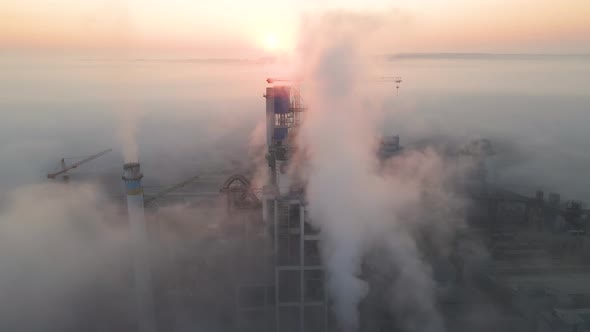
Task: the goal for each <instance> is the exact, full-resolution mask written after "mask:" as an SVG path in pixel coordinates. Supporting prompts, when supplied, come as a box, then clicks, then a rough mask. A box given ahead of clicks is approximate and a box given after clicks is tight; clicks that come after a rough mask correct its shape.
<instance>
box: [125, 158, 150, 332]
mask: <svg viewBox="0 0 590 332" xmlns="http://www.w3.org/2000/svg"><path fill="white" fill-rule="evenodd" d="M142 177H143V174H141V171H140V169H139V163H128V164H125V165H124V166H123V182H124V183H125V189H126V191H127V210H128V214H129V234H130V238H131V247H132V259H133V274H134V281H135V300H136V307H137V322H138V331H139V332H156V321H155V310H154V296H153V293H152V276H151V269H150V263H149V246H148V234H147V228H146V222H145V214H144V210H143V188H142V187H141V178H142Z"/></svg>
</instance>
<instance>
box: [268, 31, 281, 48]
mask: <svg viewBox="0 0 590 332" xmlns="http://www.w3.org/2000/svg"><path fill="white" fill-rule="evenodd" d="M280 47H281V41H280V39H279V36H277V35H276V34H274V33H269V34H267V35H266V36H265V37H264V48H265V49H266V50H267V51H276V50H278V49H279V48H280Z"/></svg>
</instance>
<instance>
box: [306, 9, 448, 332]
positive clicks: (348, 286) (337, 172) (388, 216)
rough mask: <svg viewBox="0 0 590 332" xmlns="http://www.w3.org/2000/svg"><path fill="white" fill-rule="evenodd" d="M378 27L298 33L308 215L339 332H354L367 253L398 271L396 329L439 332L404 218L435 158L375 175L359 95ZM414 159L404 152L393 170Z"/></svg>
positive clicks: (317, 23)
mask: <svg viewBox="0 0 590 332" xmlns="http://www.w3.org/2000/svg"><path fill="white" fill-rule="evenodd" d="M379 19H381V18H380V17H372V16H363V15H347V14H342V13H339V14H335V15H326V16H323V17H319V18H318V20H314V19H310V20H308V21H307V22H306V25H305V26H304V29H303V34H302V38H303V41H302V49H301V51H302V56H301V65H302V70H303V71H304V72H305V74H306V89H308V90H307V93H306V103H307V105H308V107H309V111H308V113H307V115H306V118H305V121H304V124H303V127H302V128H301V132H300V135H299V141H300V142H299V144H300V145H301V146H303V147H304V148H305V149H304V150H306V151H307V156H308V162H309V165H308V170H307V172H308V173H307V175H308V178H307V181H308V182H307V183H308V187H307V200H308V202H309V211H310V215H311V220H312V222H314V223H316V224H317V225H318V226H319V227H320V228H321V234H322V255H323V261H324V264H325V265H326V268H327V282H328V285H327V286H328V292H329V295H330V297H331V298H332V300H333V301H334V311H335V314H336V317H337V319H338V321H339V323H340V325H341V328H342V329H343V330H344V331H347V332H348V331H355V330H357V329H358V328H359V314H358V308H359V304H360V302H361V300H362V299H363V298H364V297H365V295H366V294H367V291H368V287H369V285H368V284H367V283H366V282H365V281H364V280H362V279H361V278H360V275H361V268H362V265H363V261H364V259H365V257H366V255H367V254H368V253H369V252H370V251H371V250H374V249H375V248H379V250H383V249H385V255H387V261H388V263H389V264H391V265H393V266H395V267H396V269H397V270H398V273H397V275H396V276H395V278H394V279H393V280H392V281H391V283H392V284H391V301H390V302H391V305H392V310H394V311H396V312H394V314H396V317H397V318H398V319H399V324H400V325H401V326H403V328H405V329H406V330H408V331H440V330H442V329H443V327H442V322H441V319H440V315H439V314H438V312H437V310H436V308H435V305H434V303H435V299H434V283H433V281H432V278H431V275H430V269H429V268H428V266H427V265H425V264H424V263H423V262H422V260H421V258H420V253H419V249H418V247H417V245H416V241H415V239H414V238H413V236H412V235H411V231H412V229H413V226H415V225H413V224H411V223H410V222H407V221H405V220H403V218H405V216H407V215H412V211H407V207H408V206H416V205H418V203H417V202H418V201H419V200H420V198H421V193H422V191H423V182H424V181H425V179H428V180H432V175H433V174H435V175H436V176H438V174H437V173H441V172H440V171H436V169H435V168H434V167H436V166H439V165H438V164H437V162H436V160H437V157H436V155H434V154H428V153H427V154H419V156H418V157H420V158H422V159H423V160H422V161H421V162H422V165H423V166H422V167H418V168H417V170H414V173H411V172H405V174H401V173H399V172H396V170H395V169H392V170H381V169H380V166H379V162H378V160H377V156H376V153H375V151H376V145H377V136H378V129H377V125H378V123H379V112H378V111H377V109H376V108H375V107H373V106H372V104H371V103H370V102H369V101H368V99H367V98H364V97H363V96H362V91H361V85H362V84H363V83H364V82H366V78H367V77H369V76H370V73H369V68H368V66H367V65H366V64H365V63H364V62H365V61H366V59H367V58H366V57H365V55H366V54H363V53H362V52H363V49H364V46H365V44H364V43H363V41H364V40H365V39H366V38H368V37H367V36H370V34H371V32H372V31H374V30H375V29H376V28H377V25H376V24H377V23H376V22H378V21H379ZM416 157H417V156H416V155H411V154H410V155H409V156H408V157H407V158H409V159H408V160H407V161H405V162H403V163H402V164H403V165H408V164H412V160H413V159H414V158H416ZM403 165H402V166H403ZM424 165H425V166H424ZM431 166H432V167H431ZM433 184H436V181H435V182H433V181H430V183H429V185H433ZM416 227H417V226H416ZM404 305H405V306H404ZM400 308H404V310H405V312H400V311H399V309H400Z"/></svg>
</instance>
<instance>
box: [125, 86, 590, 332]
mask: <svg viewBox="0 0 590 332" xmlns="http://www.w3.org/2000/svg"><path fill="white" fill-rule="evenodd" d="M265 98H266V161H267V165H266V167H268V172H267V174H269V176H268V178H267V179H266V182H265V183H264V185H263V187H262V188H253V185H252V183H251V182H250V178H251V177H249V176H244V175H241V174H234V175H231V176H230V177H228V178H227V179H226V180H225V181H224V182H223V181H219V183H220V184H218V183H217V182H216V184H215V185H216V186H217V189H219V191H220V193H221V194H223V195H219V193H215V196H213V195H207V197H204V196H201V195H198V194H196V193H195V194H190V193H189V192H177V193H175V194H171V195H170V196H168V198H167V199H165V201H166V203H164V202H162V204H161V205H160V206H159V207H158V208H154V209H153V210H149V211H148V212H147V213H146V214H147V215H148V218H147V220H146V216H144V212H143V205H144V199H143V189H142V187H141V179H142V177H143V176H142V174H141V172H140V168H139V164H126V165H125V173H124V176H123V180H124V184H125V186H126V191H127V204H128V215H129V222H130V230H131V239H132V241H133V244H134V248H135V250H134V251H133V255H132V258H133V259H132V262H133V264H132V269H133V283H134V292H135V295H136V308H137V313H138V314H137V319H138V324H137V325H138V329H137V330H138V331H140V332H144V331H188V330H191V329H194V328H195V327H199V328H203V329H211V330H223V331H239V332H266V331H268V332H329V331H338V328H337V326H336V324H335V322H334V320H333V318H332V314H331V309H330V304H329V303H330V301H329V299H328V295H327V292H326V287H325V278H326V272H325V269H324V266H323V265H322V260H321V255H320V230H319V229H317V228H316V227H315V226H314V223H313V222H312V220H311V219H310V217H309V215H308V209H307V202H306V199H305V183H303V182H302V181H300V180H298V176H297V165H296V164H295V160H294V155H295V152H296V151H297V149H298V148H300V147H298V146H297V144H296V142H297V140H296V139H295V138H296V135H297V130H298V128H299V126H300V124H301V122H302V121H303V119H304V116H305V107H304V106H303V103H302V100H301V96H300V93H299V89H298V88H297V87H296V86H284V85H272V86H269V87H267V89H266V94H265ZM480 145H482V144H480ZM488 145H489V144H488ZM488 145H485V144H483V145H482V146H484V147H487V146H488ZM401 150H402V148H401V146H400V144H399V137H398V136H388V137H384V138H383V139H382V140H381V142H380V144H379V146H378V150H377V151H376V153H377V154H378V156H379V157H380V158H381V159H382V160H386V159H388V158H390V157H393V156H394V155H395V154H397V153H399V152H400V151H401ZM483 150H485V151H488V150H489V149H483ZM468 152H469V154H468V153H467V152H466V153H464V154H462V157H464V158H469V159H473V158H474V157H473V155H475V153H471V150H469V151H468ZM488 154H489V153H488ZM488 154H481V153H479V154H476V157H477V158H479V159H484V157H482V155H488ZM465 156H467V157H465ZM480 164H481V163H477V165H480ZM469 184H470V185H469V186H465V188H464V191H465V192H464V193H463V194H464V195H465V197H468V199H469V201H470V202H469V207H468V209H467V211H466V212H467V213H466V219H467V222H466V225H465V233H466V234H467V235H468V236H469V237H477V240H470V241H474V242H475V241H480V242H481V245H482V246H483V245H486V246H487V247H486V249H485V250H488V251H489V253H490V256H489V259H488V260H487V261H486V262H485V264H480V265H478V266H475V265H473V264H472V263H469V262H468V257H466V256H462V255H464V253H461V252H460V250H456V251H457V252H453V253H452V254H451V255H449V257H450V260H449V257H447V256H444V257H443V255H439V256H436V255H433V256H436V257H428V255H425V257H424V258H425V259H430V260H431V261H432V262H433V264H432V265H433V275H434V276H435V277H437V275H439V274H440V275H442V277H441V278H437V283H438V286H440V285H443V286H448V287H447V288H448V289H447V290H445V292H446V293H445V294H444V296H442V295H441V296H440V298H437V300H438V303H437V306H439V307H440V309H441V310H440V311H441V312H443V314H444V315H445V322H446V323H447V324H449V326H457V329H451V328H449V330H450V331H451V330H466V329H465V326H470V327H471V330H483V328H487V327H486V324H488V323H489V322H479V321H477V320H475V321H473V320H471V321H468V319H467V318H465V319H464V317H462V315H463V313H464V312H468V311H469V310H470V308H472V307H473V308H475V307H478V306H482V305H489V307H490V308H494V310H496V309H495V308H497V306H498V303H500V304H499V306H500V307H501V308H502V310H506V311H507V312H509V314H506V315H504V313H502V314H501V315H504V316H502V317H500V316H501V315H500V314H498V315H500V316H498V317H499V318H495V319H496V320H497V321H498V322H500V321H501V322H502V323H506V322H508V323H506V324H509V325H510V326H518V328H519V329H517V330H518V331H572V332H573V331H576V332H579V331H586V330H588V326H590V324H588V323H587V321H588V319H587V317H589V316H588V315H590V313H589V312H590V309H589V308H590V304H589V303H590V302H589V301H588V299H587V298H588V296H587V294H589V293H590V289H588V287H586V285H585V282H584V281H585V280H586V279H587V278H589V276H590V274H589V268H588V267H587V266H586V265H585V264H584V260H587V258H588V257H590V254H588V252H589V251H588V250H587V245H585V242H587V241H586V240H585V238H586V235H585V234H586V233H585V230H584V229H583V228H582V227H579V225H580V224H584V223H583V222H581V221H580V220H582V218H583V217H584V218H586V219H585V220H587V216H588V211H587V210H583V209H581V207H580V206H577V205H575V204H572V203H570V202H561V197H560V196H559V195H558V194H554V193H552V194H549V195H548V197H547V199H545V197H544V194H543V192H541V191H539V192H537V193H536V194H535V195H534V196H533V197H527V196H524V195H519V194H516V193H514V192H511V191H508V190H504V189H502V188H497V187H494V186H493V185H491V184H489V183H487V182H486V181H470V182H469ZM201 186H203V184H201ZM148 196H149V195H148ZM155 196H158V195H157V194H156V195H155ZM178 201H182V204H184V206H185V207H188V208H191V207H196V209H195V211H197V210H198V209H200V208H201V207H203V206H212V205H216V204H217V203H220V202H221V203H223V204H222V205H223V209H224V215H223V217H220V216H219V214H215V218H209V217H210V215H198V216H195V215H191V214H187V213H184V214H178V215H176V214H174V209H171V210H166V208H165V207H166V205H167V203H169V205H171V206H174V204H177V203H178ZM201 201H202V202H204V203H203V204H204V205H199V204H200V203H199V202H201ZM145 202H150V198H149V197H146V200H145ZM148 205H150V204H149V203H148ZM562 224H563V225H562ZM468 236H466V237H468ZM458 241H461V240H458ZM150 244H151V246H156V247H157V250H155V251H157V252H158V254H159V256H158V258H157V260H159V262H155V263H154V262H152V263H154V264H152V266H150V261H149V254H148V252H149V251H150V250H152V251H154V249H153V248H152V249H150V248H148V247H150ZM458 247H460V244H459V245H458ZM453 250H455V249H453ZM582 256H583V259H578V258H579V257H582ZM152 258H153V257H152ZM370 258H371V257H370ZM372 258H373V259H376V262H377V263H375V262H373V263H375V264H377V265H379V266H383V265H384V264H389V262H387V261H381V260H379V259H378V257H372ZM465 261H467V263H464V262H465ZM558 262H561V264H557V263H558ZM434 263H436V264H434ZM565 263H567V264H565ZM375 264H373V265H375ZM437 264H438V265H437ZM470 264H471V266H469V265H470ZM478 264H479V263H478ZM464 265H466V266H464ZM155 266H157V268H155ZM370 266H371V264H367V267H363V279H364V280H366V281H367V282H368V284H369V285H370V291H369V294H368V295H367V297H366V298H365V299H363V301H362V303H361V304H360V306H359V313H360V329H359V331H362V332H372V331H395V330H399V329H400V327H399V326H398V323H396V317H395V316H394V315H393V314H392V313H391V312H390V310H389V307H388V298H387V297H388V295H387V294H388V293H387V292H385V291H384V289H385V287H386V285H384V283H383V282H382V281H383V280H381V279H380V278H382V277H383V276H381V275H379V274H378V273H372V271H371V269H370V268H369V267H370ZM482 266H483V268H482ZM392 278H393V277H392ZM471 279H475V281H476V282H475V283H474V282H472V280H471ZM441 280H442V281H441ZM445 280H446V281H445ZM451 288H452V289H453V291H449V289H451ZM463 293H465V294H467V295H464V294H463ZM482 294H485V295H482ZM480 295H481V296H480ZM486 310H487V309H486ZM498 312H500V310H499V309H498ZM154 320H155V321H154ZM497 326H498V330H500V329H504V327H500V325H497ZM502 326H504V325H502ZM506 330H507V331H508V330H509V329H506Z"/></svg>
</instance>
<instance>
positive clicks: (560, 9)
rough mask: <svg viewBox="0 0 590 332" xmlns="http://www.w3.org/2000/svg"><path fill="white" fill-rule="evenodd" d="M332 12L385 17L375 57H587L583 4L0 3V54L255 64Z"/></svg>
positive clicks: (466, 0)
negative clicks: (308, 17)
mask: <svg viewBox="0 0 590 332" xmlns="http://www.w3.org/2000/svg"><path fill="white" fill-rule="evenodd" d="M339 9H343V10H349V11H364V12H367V11H368V12H373V13H380V12H383V11H388V10H389V11H391V12H392V13H393V14H392V16H391V19H390V20H389V21H388V22H387V23H386V25H387V26H386V27H385V28H384V29H383V30H382V32H381V35H379V36H377V37H378V38H379V40H380V43H379V45H378V46H376V47H375V50H374V52H375V53H399V52H531V53H590V1H588V0H551V1H550V0H511V1H505V0H480V1H477V0H390V1H387V0H340V1H335V0H322V1H317V0H298V1H297V0H288V1H271V0H249V1H241V0H215V1H194V0H127V1H124V0H84V1H80V0H19V1H2V2H0V46H1V47H2V49H5V50H6V49H8V50H10V49H22V48H25V49H55V50H60V49H62V50H96V49H107V50H120V49H124V50H143V51H146V50H147V51H153V52H187V53H190V55H191V56H205V57H209V56H220V57H235V56H244V57H250V56H263V55H272V54H273V53H275V52H277V51H283V50H287V49H289V48H292V47H293V44H294V43H295V40H296V34H297V29H298V25H299V21H300V18H301V16H302V15H304V14H313V13H320V12H324V11H328V10H339ZM268 40H274V42H272V43H271V44H272V45H268V44H269V42H268ZM270 46H272V49H271V47H270Z"/></svg>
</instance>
